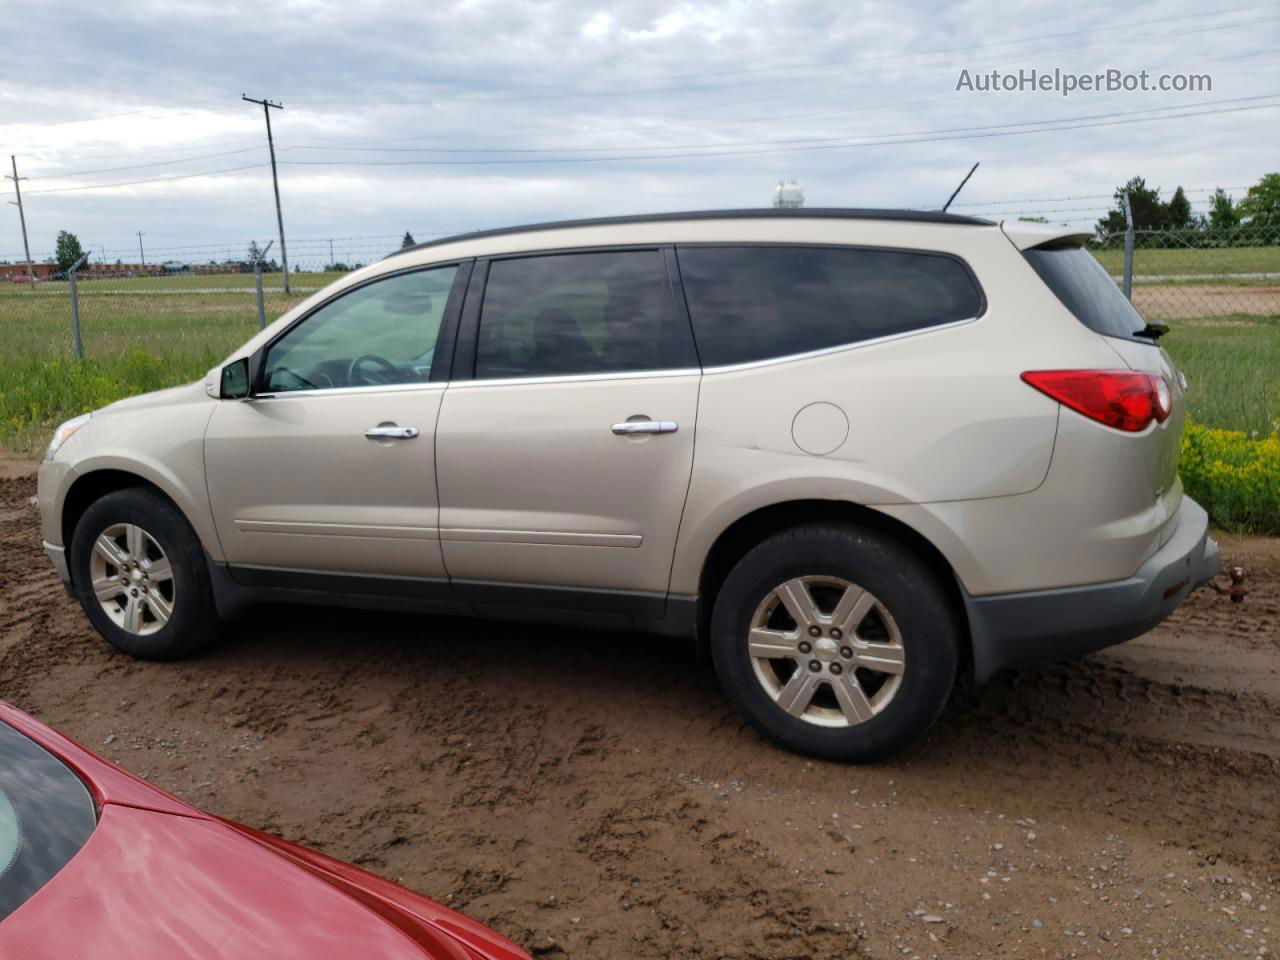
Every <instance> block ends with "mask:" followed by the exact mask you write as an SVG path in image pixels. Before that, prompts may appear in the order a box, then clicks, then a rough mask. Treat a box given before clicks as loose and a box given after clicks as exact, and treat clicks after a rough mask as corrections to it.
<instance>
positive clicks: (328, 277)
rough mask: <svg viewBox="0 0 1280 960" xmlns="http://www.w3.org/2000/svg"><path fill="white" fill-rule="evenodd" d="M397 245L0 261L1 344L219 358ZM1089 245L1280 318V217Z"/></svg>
mask: <svg viewBox="0 0 1280 960" xmlns="http://www.w3.org/2000/svg"><path fill="white" fill-rule="evenodd" d="M1126 239H1128V241H1129V249H1128V252H1126ZM395 248H396V245H395V244H394V243H387V244H386V247H385V248H384V247H378V248H377V249H372V248H371V249H364V248H361V253H362V256H361V258H360V259H359V260H356V259H355V258H354V257H353V258H351V259H352V260H353V261H354V263H352V264H348V263H345V262H339V263H331V262H329V257H328V256H318V257H316V256H310V257H308V256H305V255H304V256H302V257H300V258H299V260H298V261H297V265H296V266H295V264H294V263H291V264H290V267H291V269H290V281H291V282H290V291H289V293H287V294H286V293H285V291H284V289H283V275H282V273H281V272H280V266H279V264H278V262H277V261H276V260H275V258H274V256H273V250H272V248H271V246H270V245H267V246H266V247H265V248H259V247H258V246H257V245H252V249H251V251H250V253H249V254H248V255H247V256H246V257H245V258H243V259H240V260H235V259H225V260H222V261H221V262H207V263H192V262H186V261H167V262H164V263H161V264H150V265H148V264H123V263H115V264H109V263H95V262H92V261H90V262H89V263H87V264H85V265H83V266H81V267H80V268H79V269H78V270H76V271H74V272H73V273H72V274H70V275H69V274H68V273H66V272H58V271H56V270H54V269H53V268H52V267H51V266H50V265H47V264H37V265H36V267H37V278H36V281H35V282H34V283H30V282H27V281H28V278H27V276H26V273H25V267H23V268H20V269H19V268H17V265H15V266H4V267H0V329H3V330H4V331H5V337H6V341H7V346H8V347H9V349H10V350H17V351H33V352H46V351H50V350H53V351H55V352H56V351H67V352H70V353H71V354H73V355H74V356H77V357H80V356H89V357H94V356H102V355H104V354H115V353H121V352H124V351H128V350H130V349H139V350H143V351H146V352H148V353H153V354H162V353H168V352H184V353H190V352H192V351H196V352H199V353H200V354H202V355H204V354H208V355H210V356H214V357H215V359H216V358H218V357H221V356H224V355H225V354H226V353H227V352H229V351H230V350H232V349H233V348H234V347H235V346H236V345H237V344H239V343H241V342H243V341H244V340H245V339H247V338H248V337H249V336H251V335H252V334H253V333H254V331H255V330H257V329H258V327H259V324H260V323H270V322H271V321H272V320H274V319H275V318H276V317H278V316H280V314H282V313H284V312H285V311H286V310H288V309H289V308H290V307H291V306H293V305H294V304H295V303H297V302H298V301H299V300H300V299H301V298H303V297H305V296H307V295H309V294H310V293H313V292H315V291H316V290H319V289H321V288H323V287H324V286H326V285H327V284H329V283H331V282H332V281H333V280H335V279H336V278H337V277H339V276H341V275H342V273H343V272H344V271H345V270H347V269H350V268H351V267H352V266H355V265H356V264H358V263H360V262H368V261H372V260H375V259H379V258H380V256H385V255H386V254H387V253H390V252H393V251H394V249H395ZM301 249H302V250H306V249H307V248H306V247H305V246H304V247H302V248H301ZM1090 249H1091V250H1092V252H1093V253H1094V255H1095V256H1096V257H1097V258H1098V260H1099V261H1100V262H1101V263H1102V265H1103V267H1104V268H1106V270H1107V271H1108V273H1109V274H1111V276H1112V277H1113V278H1114V279H1115V281H1116V283H1117V284H1120V285H1122V286H1125V285H1126V275H1127V277H1128V286H1129V288H1130V290H1131V299H1132V300H1133V303H1134V306H1136V307H1137V308H1138V310H1139V311H1140V312H1141V313H1142V315H1143V316H1144V317H1145V318H1146V319H1148V320H1152V321H1155V322H1161V323H1171V324H1174V325H1176V324H1178V323H1180V322H1191V323H1231V322H1241V321H1247V320H1257V319H1265V318H1274V317H1280V224H1273V225H1268V226H1249V225H1246V226H1240V227H1235V228H1231V229H1225V230H1209V229H1204V228H1196V229H1187V230H1171V231H1153V230H1134V231H1131V232H1130V236H1129V237H1128V238H1126V234H1125V233H1115V234H1109V235H1105V236H1102V237H1099V238H1097V239H1096V240H1094V241H1093V242H1092V243H1091V244H1090ZM259 250H261V252H262V255H261V256H260V257H258V259H257V260H256V261H255V260H254V259H252V257H253V255H254V253H256V252H258V251H259ZM324 253H325V254H327V253H328V250H327V249H326V250H325V251H324ZM372 254H377V256H374V255H372ZM255 267H260V268H261V271H262V273H261V276H260V277H259V276H255ZM334 267H337V268H338V269H333V268H334Z"/></svg>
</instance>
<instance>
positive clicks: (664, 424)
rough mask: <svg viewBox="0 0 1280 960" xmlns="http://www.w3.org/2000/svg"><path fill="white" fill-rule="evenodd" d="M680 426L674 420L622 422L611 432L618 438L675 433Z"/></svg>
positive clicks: (614, 426)
mask: <svg viewBox="0 0 1280 960" xmlns="http://www.w3.org/2000/svg"><path fill="white" fill-rule="evenodd" d="M679 429H680V424H678V423H676V422H675V421H674V420H624V421H622V423H615V424H614V425H613V432H614V433H616V434H617V435H618V436H620V437H625V436H628V435H629V434H633V433H675V432H676V431H677V430H679Z"/></svg>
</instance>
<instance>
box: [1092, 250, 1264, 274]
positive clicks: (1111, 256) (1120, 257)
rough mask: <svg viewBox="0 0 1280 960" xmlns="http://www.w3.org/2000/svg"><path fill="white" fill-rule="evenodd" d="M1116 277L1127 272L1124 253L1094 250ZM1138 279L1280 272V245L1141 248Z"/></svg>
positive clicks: (1137, 255)
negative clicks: (1144, 276)
mask: <svg viewBox="0 0 1280 960" xmlns="http://www.w3.org/2000/svg"><path fill="white" fill-rule="evenodd" d="M1093 255H1094V256H1095V257H1097V258H1098V262H1099V263H1101V264H1102V265H1103V266H1104V267H1106V269H1107V273H1109V274H1111V275H1112V276H1117V277H1118V276H1119V275H1120V273H1121V271H1122V270H1123V269H1124V250H1122V249H1121V248H1119V247H1113V248H1110V249H1106V250H1094V251H1093ZM1133 272H1134V274H1135V276H1142V275H1147V276H1151V275H1154V276H1159V277H1178V276H1212V275H1217V274H1251V273H1280V246H1270V247H1221V248H1213V247H1207V248H1192V247H1174V248H1156V249H1149V248H1146V247H1138V248H1137V249H1136V250H1135V251H1134V253H1133Z"/></svg>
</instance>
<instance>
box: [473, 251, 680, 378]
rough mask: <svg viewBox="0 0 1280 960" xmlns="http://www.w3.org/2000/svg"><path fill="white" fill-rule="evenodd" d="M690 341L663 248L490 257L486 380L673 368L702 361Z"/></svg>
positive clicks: (479, 370) (484, 322) (483, 332)
mask: <svg viewBox="0 0 1280 960" xmlns="http://www.w3.org/2000/svg"><path fill="white" fill-rule="evenodd" d="M680 323H681V324H683V319H681V321H680ZM688 346H689V334H688V328H687V325H685V327H684V329H683V330H681V328H680V326H678V325H677V324H676V323H675V315H674V311H673V310H672V309H671V298H670V296H669V293H668V286H667V279H666V270H665V269H664V266H663V263H662V254H661V253H660V252H659V251H657V250H626V251H613V252H602V253H570V254H558V255H554V256H545V257H521V258H518V259H513V260H497V261H494V262H493V263H492V264H490V265H489V278H488V282H487V283H486V284H485V290H484V306H483V308H482V310H481V313H480V330H479V341H478V343H477V347H476V377H477V378H481V379H484V378H493V377H545V376H553V375H558V374H573V373H601V372H606V373H617V372H624V371H628V370H633V371H634V370H664V369H671V368H675V367H681V366H689V365H691V364H692V363H693V359H692V356H691V355H690V354H689V353H688V352H687V348H688Z"/></svg>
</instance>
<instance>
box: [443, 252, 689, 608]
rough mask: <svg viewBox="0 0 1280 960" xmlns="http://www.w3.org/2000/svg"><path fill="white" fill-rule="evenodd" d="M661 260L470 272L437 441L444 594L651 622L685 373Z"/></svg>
mask: <svg viewBox="0 0 1280 960" xmlns="http://www.w3.org/2000/svg"><path fill="white" fill-rule="evenodd" d="M667 256H668V254H667V253H666V252H665V251H663V250H660V249H641V250H634V249H632V250H607V251H590V252H583V253H558V254H543V255H534V256H519V257H510V258H504V259H495V260H493V261H492V262H490V263H487V264H485V263H478V264H477V268H476V275H475V277H474V278H473V283H472V291H471V292H469V293H468V296H467V307H466V311H465V313H464V317H463V323H462V328H461V330H460V333H459V347H458V361H457V364H456V365H455V373H454V379H453V381H452V382H451V383H450V385H449V389H448V390H447V392H446V393H445V396H444V401H443V406H442V409H441V413H440V423H439V428H438V433H437V440H436V455H437V474H438V477H439V485H440V535H441V543H442V546H443V550H444V561H445V565H446V566H447V568H448V571H449V576H450V578H451V580H452V583H453V586H454V589H455V591H456V592H457V593H458V595H459V597H461V598H463V599H468V600H472V601H474V602H477V603H490V602H491V603H502V604H511V605H516V606H530V607H552V608H560V609H583V610H594V611H599V612H616V613H625V614H633V615H638V616H649V617H658V616H662V614H663V611H664V607H665V597H666V592H667V586H668V583H669V581H670V573H671V561H672V556H673V552H674V548H675V540H676V533H677V530H678V527H679V524H680V515H681V511H682V509H683V506H684V501H685V495H686V494H687V492H688V488H689V476H690V471H691V469H692V464H693V434H694V419H695V417H696V414H697V407H698V383H699V378H700V371H699V369H698V366H697V362H696V355H695V353H694V350H693V342H692V336H691V334H690V332H689V327H688V322H687V319H686V317H685V315H684V313H683V311H682V310H681V309H678V308H677V300H676V298H675V297H674V296H673V289H672V283H671V280H670V275H669V272H668V269H667ZM486 274H487V279H486ZM481 286H483V299H481V295H480V292H479V290H478V289H477V288H478V287H481ZM459 367H461V368H462V371H461V373H460V372H459V369H458V368H459ZM468 376H470V379H467V377H468Z"/></svg>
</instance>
